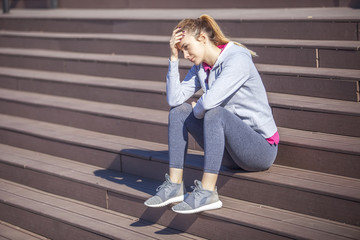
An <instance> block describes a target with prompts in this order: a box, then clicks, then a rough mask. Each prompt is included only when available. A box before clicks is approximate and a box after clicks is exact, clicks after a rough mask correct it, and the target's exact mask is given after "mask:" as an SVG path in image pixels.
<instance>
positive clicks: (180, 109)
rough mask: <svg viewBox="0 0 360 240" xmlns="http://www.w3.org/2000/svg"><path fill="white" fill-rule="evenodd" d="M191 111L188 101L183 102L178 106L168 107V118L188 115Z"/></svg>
mask: <svg viewBox="0 0 360 240" xmlns="http://www.w3.org/2000/svg"><path fill="white" fill-rule="evenodd" d="M191 112H192V107H191V105H190V104H188V103H183V104H181V105H179V106H176V107H173V108H171V109H170V112H169V118H171V117H175V118H177V119H178V118H180V117H181V116H188V115H189V114H190V113H191Z"/></svg>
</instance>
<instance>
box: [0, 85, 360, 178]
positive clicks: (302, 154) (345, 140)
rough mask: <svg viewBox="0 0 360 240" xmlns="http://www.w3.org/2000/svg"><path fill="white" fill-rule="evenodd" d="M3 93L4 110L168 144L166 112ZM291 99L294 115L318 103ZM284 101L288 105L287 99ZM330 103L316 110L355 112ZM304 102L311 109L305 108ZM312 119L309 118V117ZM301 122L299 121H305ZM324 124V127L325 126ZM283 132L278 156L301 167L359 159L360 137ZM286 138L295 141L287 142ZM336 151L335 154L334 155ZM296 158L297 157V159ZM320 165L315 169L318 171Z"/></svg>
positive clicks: (45, 96)
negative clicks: (285, 149) (359, 140)
mask: <svg viewBox="0 0 360 240" xmlns="http://www.w3.org/2000/svg"><path fill="white" fill-rule="evenodd" d="M0 92H1V94H0V99H2V101H1V102H2V104H1V105H0V106H1V112H2V113H7V114H11V115H15V116H23V117H28V118H32V119H37V120H40V121H49V122H53V123H61V124H64V125H68V126H73V127H79V128H83V129H89V130H93V131H98V132H104V133H109V134H115V135H119V136H125V137H131V138H137V139H142V140H148V141H155V142H159V143H167V115H168V112H167V111H160V110H151V109H145V108H138V107H129V106H123V105H117V104H105V103H98V102H92V101H84V100H78V99H74V98H63V97H53V96H48V95H42V94H33V93H25V92H19V91H11V90H3V89H0ZM275 97H277V98H280V97H281V96H279V95H275ZM275 100H276V99H275ZM285 100H286V99H285ZM302 100H304V98H302ZM287 101H288V100H287ZM293 101H294V102H299V103H297V104H298V105H296V104H294V105H293V106H291V107H289V111H294V114H296V111H295V110H296V106H298V111H299V112H301V111H302V112H303V113H307V111H309V113H311V112H313V111H314V110H311V107H314V106H312V105H315V102H309V103H308V104H307V105H305V104H306V102H305V101H299V100H297V99H296V98H295V99H294V100H293ZM278 102H279V101H278ZM335 103H338V102H335ZM282 104H284V105H286V104H289V103H287V102H286V101H283V103H282ZM327 104H328V105H326V104H324V103H323V104H321V102H319V103H318V104H317V105H318V106H319V107H318V109H317V111H319V112H318V113H317V114H321V111H323V114H324V116H325V117H326V116H328V115H329V114H328V113H333V114H331V115H333V117H334V116H336V115H337V114H338V113H339V112H340V113H341V111H342V112H343V113H344V114H345V113H346V112H347V111H349V112H351V111H354V109H352V108H351V107H350V108H348V109H347V108H346V105H336V104H333V105H331V104H330V101H328V102H327ZM305 106H307V107H306V108H305ZM275 110H276V111H278V110H279V111H281V110H282V109H281V106H280V107H279V109H278V110H277V109H275ZM339 116H341V115H339ZM344 116H345V115H344ZM275 117H277V115H275ZM281 117H282V116H281V115H279V119H280V120H281ZM310 120H311V118H310V119H309V121H310ZM335 120H336V118H335ZM326 121H328V122H329V121H330V119H326ZM320 122H321V121H320ZM335 122H336V121H335ZM299 124H301V122H300V123H299ZM303 124H305V123H303ZM323 125H324V126H325V125H326V124H323ZM305 126H306V125H305ZM330 126H331V125H330ZM354 132H356V128H354ZM280 135H281V144H284V145H285V148H287V147H288V146H289V147H290V149H291V150H290V149H287V151H285V152H283V153H282V152H281V149H280V153H279V155H280V156H282V154H285V155H287V154H289V153H291V154H292V155H288V156H290V157H291V159H293V160H294V162H293V163H292V164H299V166H304V165H305V166H307V167H306V169H313V167H311V165H312V164H313V162H312V160H311V159H312V158H311V157H310V160H307V161H306V160H304V159H303V158H305V159H309V156H312V155H316V159H318V160H320V159H322V160H321V162H322V161H324V160H327V161H331V162H332V164H334V165H333V166H323V167H320V166H319V165H317V164H316V165H317V167H320V169H322V168H325V169H328V170H324V171H325V172H329V171H330V173H333V171H335V172H337V171H338V170H340V169H341V171H340V172H348V170H346V167H341V165H342V164H345V162H348V164H350V165H351V166H352V164H353V163H354V162H353V161H356V159H357V158H358V153H359V152H358V150H354V149H356V147H358V146H359V145H358V140H357V138H354V137H345V136H338V135H330V134H323V133H314V132H307V133H305V134H304V131H299V130H294V129H293V130H286V131H283V133H281V134H280ZM284 136H285V137H284ZM288 139H291V140H290V141H288ZM308 143H310V144H308ZM315 146H316V147H315ZM314 147H315V149H317V150H316V151H314ZM190 148H192V149H194V148H195V145H194V141H192V142H191V144H190ZM303 148H305V149H303ZM308 148H310V149H308ZM329 151H330V152H331V154H330V153H329ZM334 152H336V153H337V154H334ZM308 154H309V155H308ZM324 154H325V155H324ZM294 158H296V159H297V160H296V161H295V159H294ZM280 159H284V162H288V158H287V157H285V158H280ZM278 161H282V160H278ZM288 164H289V163H287V164H286V163H285V165H288ZM345 165H346V164H345ZM345 165H344V166H345ZM290 166H292V165H290ZM335 166H336V167H335ZM317 167H316V168H315V169H314V170H316V171H320V169H317ZM329 169H333V170H329ZM349 170H350V171H352V170H354V173H356V168H353V167H350V168H349ZM339 174H342V173H339ZM356 175H358V174H356ZM351 176H354V175H351Z"/></svg>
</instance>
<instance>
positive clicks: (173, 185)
mask: <svg viewBox="0 0 360 240" xmlns="http://www.w3.org/2000/svg"><path fill="white" fill-rule="evenodd" d="M179 51H182V52H183V54H184V57H185V58H186V59H188V60H189V61H191V62H193V63H194V66H193V67H192V68H191V69H190V71H189V72H188V74H187V75H186V77H185V79H184V80H183V81H182V82H180V76H179ZM170 54H171V56H170V59H169V69H168V74H167V89H166V91H167V100H168V103H169V105H170V106H171V107H172V109H171V110H170V113H169V132H168V134H169V164H170V175H168V174H166V175H165V178H166V179H165V181H164V183H163V184H162V185H160V186H159V187H158V188H157V193H156V195H155V196H153V197H151V198H149V199H148V200H147V201H145V205H146V206H149V207H162V206H165V205H168V204H170V203H174V202H180V203H179V204H177V205H175V206H173V207H172V210H173V211H175V212H178V213H196V212H200V211H204V210H211V209H217V208H220V207H222V202H221V201H220V200H219V196H218V193H217V189H216V182H217V178H218V173H219V170H220V167H221V165H224V166H226V167H229V168H241V169H243V170H246V171H263V170H266V169H268V168H269V167H270V166H271V165H272V164H273V162H274V161H275V158H276V155H277V150H278V143H279V135H278V132H277V127H276V125H275V121H274V119H273V116H272V112H271V108H270V106H269V103H268V99H267V96H266V92H265V88H264V86H263V83H262V80H261V78H260V75H259V73H258V71H257V69H256V68H255V66H254V64H253V62H252V55H255V53H254V52H251V51H250V50H248V49H246V48H245V47H244V46H243V45H241V44H239V43H235V42H231V41H229V39H227V38H226V37H225V36H224V35H223V33H222V31H221V30H220V28H219V26H218V25H217V23H216V22H215V20H214V19H213V18H211V17H210V16H208V15H202V16H201V17H200V18H198V19H184V20H182V21H181V22H180V23H179V24H178V25H177V26H176V28H175V29H174V31H173V33H172V36H171V39H170ZM199 89H202V90H203V94H202V96H201V97H200V99H199V100H198V101H197V102H196V103H195V102H192V104H188V103H186V101H187V100H188V99H189V98H190V97H191V96H192V95H193V94H195V93H196V92H197V91H198V90H199ZM188 133H190V134H191V135H192V136H193V137H194V138H195V140H196V141H197V142H198V143H199V145H200V146H201V147H203V149H204V173H203V177H202V180H201V182H200V181H198V180H195V181H194V183H195V187H193V189H194V190H193V192H192V193H189V194H187V193H186V190H185V187H184V184H183V165H184V159H185V156H186V153H187V145H188Z"/></svg>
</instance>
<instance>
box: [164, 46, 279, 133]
mask: <svg viewBox="0 0 360 240" xmlns="http://www.w3.org/2000/svg"><path fill="white" fill-rule="evenodd" d="M206 80H208V81H206ZM166 83H167V85H166V92H167V101H168V103H169V105H170V106H171V107H175V106H178V105H181V104H182V103H184V102H185V101H187V100H188V99H189V98H190V97H191V96H192V95H193V94H195V93H196V92H197V91H198V90H200V89H202V90H203V94H202V96H201V97H200V99H199V100H198V101H197V103H196V106H195V107H194V110H193V112H194V115H195V117H196V118H198V119H201V118H203V117H204V115H205V112H206V111H207V110H209V109H212V108H215V107H217V106H223V107H224V108H225V109H227V110H228V111H230V112H232V113H234V114H235V115H237V116H238V117H239V118H241V119H242V120H243V121H244V122H245V123H246V124H247V125H248V126H250V127H251V128H252V129H254V130H255V131H256V132H258V133H260V134H261V135H262V136H263V137H264V138H269V137H271V136H273V135H274V134H275V133H276V131H277V127H276V124H275V121H274V118H273V115H272V112H271V108H270V106H269V102H268V99H267V95H266V91H265V87H264V85H263V83H262V80H261V77H260V75H259V73H258V71H257V69H256V67H255V65H254V63H253V61H252V57H251V54H250V52H249V51H248V50H247V49H246V48H243V47H240V46H238V45H235V44H234V43H232V42H229V43H228V44H227V46H226V47H225V49H224V50H223V51H222V53H221V54H220V56H219V58H218V59H217V61H216V63H215V65H214V66H213V67H212V69H211V70H210V73H209V76H207V73H206V72H205V70H204V67H203V66H202V64H200V65H194V66H193V67H192V68H191V69H190V70H189V72H188V74H187V75H186V77H185V79H184V80H183V81H182V82H180V75H179V61H169V69H168V73H167V81H166Z"/></svg>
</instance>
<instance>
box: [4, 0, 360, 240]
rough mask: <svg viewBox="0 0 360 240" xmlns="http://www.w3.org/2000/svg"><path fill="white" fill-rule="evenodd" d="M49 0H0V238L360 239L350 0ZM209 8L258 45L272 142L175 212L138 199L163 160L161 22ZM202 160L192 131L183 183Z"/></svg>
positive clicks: (358, 65)
mask: <svg viewBox="0 0 360 240" xmlns="http://www.w3.org/2000/svg"><path fill="white" fill-rule="evenodd" d="M48 2H49V1H45V0H37V1H35V0H32V1H31V0H29V1H13V3H12V5H11V6H12V9H11V10H10V13H9V14H2V15H0V239H66V240H68V239H76V240H78V239H96V240H97V239H251V240H252V239H324V240H329V239H360V128H359V123H360V103H359V101H360V97H359V81H360V51H359V50H360V41H359V40H360V10H359V9H356V8H355V7H357V6H358V5H357V4H358V3H357V1H345V0H341V1H330V0H329V1H327V0H323V1H320V0H319V1H294V2H295V3H294V4H293V5H290V6H289V4H286V3H285V2H284V1H281V0H274V1H272V3H273V4H272V5H271V6H270V5H269V4H268V3H269V1H263V0H255V1H232V0H226V1H223V2H224V3H223V4H222V5H221V6H222V8H221V9H220V8H218V6H219V5H217V4H215V3H214V1H202V0H201V1H200V0H199V1H189V0H186V1H180V2H182V3H183V4H181V5H179V3H180V2H179V1H164V0H156V1H151V3H152V4H151V5H149V1H143V0H126V1H125V0H123V1H116V0H106V1H101V3H99V2H97V1H80V0H78V1H69V0H58V7H59V8H57V9H47V7H48V5H49V3H48ZM205 2H206V3H208V2H210V3H208V4H207V5H205ZM203 6H206V8H203ZM34 7H38V8H43V9H38V8H34ZM203 13H207V14H210V15H212V16H213V17H214V18H215V19H216V20H218V21H219V23H220V25H221V27H222V28H223V30H224V31H225V32H226V33H227V34H228V35H229V36H230V37H232V39H234V40H238V41H240V42H242V43H244V44H245V45H246V46H247V47H249V48H251V49H252V50H255V51H256V52H257V53H258V55H259V57H256V58H254V61H255V63H256V66H257V68H258V70H259V72H260V74H261V76H262V79H263V82H264V85H265V87H266V89H267V91H268V97H269V101H270V105H271V107H272V110H273V113H274V117H275V120H276V123H277V125H278V126H279V132H280V138H281V143H280V146H279V154H278V157H277V159H276V161H275V164H274V165H273V166H272V167H271V168H270V169H269V170H268V171H264V172H258V173H249V172H242V171H230V170H228V169H225V168H224V169H222V170H221V173H220V176H219V181H218V190H219V194H220V198H221V200H222V201H223V203H224V204H223V205H224V206H223V208H221V209H219V210H214V211H207V212H203V213H199V214H193V215H179V214H175V213H174V212H172V211H171V209H170V207H164V208H159V209H152V208H147V207H145V205H144V204H143V202H144V201H145V200H146V199H147V198H148V197H150V196H151V195H153V194H154V193H155V189H156V187H157V186H158V185H159V184H161V182H162V181H163V179H164V174H165V173H166V172H167V171H168V153H167V117H168V110H169V106H168V105H167V103H166V96H165V94H166V91H165V76H166V72H167V63H168V62H167V61H168V60H167V58H168V51H169V50H168V40H169V33H171V29H172V28H173V27H174V26H175V25H176V23H177V22H178V21H179V20H181V19H182V18H185V17H192V18H195V17H198V16H199V15H201V14H203ZM190 66H191V65H190V64H189V63H187V62H186V61H181V70H180V72H181V74H182V75H183V76H184V74H186V72H187V70H188V69H189V67H190ZM196 97H197V96H195V98H196ZM202 161H203V153H202V151H201V149H200V148H199V147H198V146H197V145H196V144H195V142H194V140H191V144H190V150H189V155H188V158H187V159H186V164H185V165H186V169H185V184H186V186H187V187H188V188H189V190H190V185H192V183H193V180H194V179H199V178H200V177H201V174H202Z"/></svg>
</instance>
